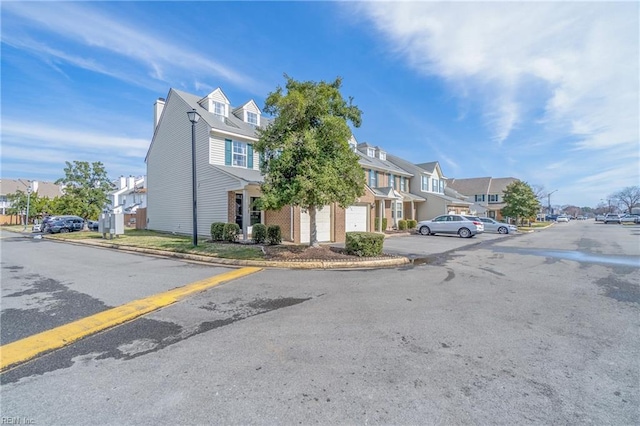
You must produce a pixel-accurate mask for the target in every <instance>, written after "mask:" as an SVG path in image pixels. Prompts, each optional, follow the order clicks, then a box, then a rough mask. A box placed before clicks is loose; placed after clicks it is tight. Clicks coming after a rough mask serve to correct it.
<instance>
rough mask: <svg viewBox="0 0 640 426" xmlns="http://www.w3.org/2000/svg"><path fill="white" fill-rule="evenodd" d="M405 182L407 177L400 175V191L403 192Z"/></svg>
mask: <svg viewBox="0 0 640 426" xmlns="http://www.w3.org/2000/svg"><path fill="white" fill-rule="evenodd" d="M406 182H407V179H406V178H405V177H404V176H400V191H402V192H404V191H406V189H405V188H406Z"/></svg>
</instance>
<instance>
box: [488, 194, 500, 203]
mask: <svg viewBox="0 0 640 426" xmlns="http://www.w3.org/2000/svg"><path fill="white" fill-rule="evenodd" d="M489 202H490V203H497V202H498V194H489Z"/></svg>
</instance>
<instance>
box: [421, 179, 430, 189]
mask: <svg viewBox="0 0 640 426" xmlns="http://www.w3.org/2000/svg"><path fill="white" fill-rule="evenodd" d="M422 190H423V191H424V192H427V191H429V176H422Z"/></svg>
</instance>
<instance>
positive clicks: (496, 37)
mask: <svg viewBox="0 0 640 426" xmlns="http://www.w3.org/2000/svg"><path fill="white" fill-rule="evenodd" d="M349 7H357V8H358V10H359V12H362V13H364V14H365V15H366V16H367V17H368V19H370V20H371V21H373V23H374V24H375V27H376V28H377V29H378V31H380V32H381V33H382V34H383V36H384V37H386V38H387V40H388V42H389V44H390V46H391V47H392V49H393V50H394V51H395V52H396V54H398V55H400V56H401V57H404V58H405V60H406V61H408V63H409V64H410V66H412V67H413V68H415V69H416V70H418V71H419V72H422V73H423V74H425V75H429V76H432V75H435V76H439V77H441V78H443V79H445V80H446V81H448V82H450V83H451V85H452V87H454V88H456V90H458V92H459V96H461V97H462V96H474V97H477V98H479V99H481V101H482V102H483V104H484V106H485V114H484V115H485V118H486V122H487V125H488V126H489V127H490V128H491V130H492V133H493V135H494V138H495V140H496V141H498V142H501V141H505V140H507V139H508V138H509V136H510V135H511V134H512V132H513V130H514V129H515V128H517V127H518V126H519V125H520V123H523V122H525V121H526V122H529V121H534V120H535V118H532V117H526V116H524V115H525V111H526V110H527V107H528V106H529V104H531V103H538V104H539V103H540V102H541V101H540V98H541V97H545V96H546V100H544V99H543V100H542V106H543V107H544V108H545V115H544V117H543V120H542V123H544V124H546V125H547V126H548V127H549V128H552V129H554V130H557V129H562V130H563V131H564V133H565V134H567V135H572V136H574V137H576V138H579V142H578V143H577V146H578V147H579V148H583V149H593V148H596V149H598V148H606V147H610V146H614V145H618V144H629V143H635V144H637V143H638V131H639V130H638V116H639V113H640V112H639V107H638V104H639V99H638V91H639V90H638V86H639V82H638V72H639V70H638V4H637V3H635V2H629V3H577V2H576V3H572V2H571V3H570V2H545V3H543V2H533V3H517V2H478V3H470V2H453V3H440V2H438V3H433V2H406V3H405V2H402V3H399V2H365V3H359V4H358V5H357V6H353V5H350V6H349ZM532 81H537V82H538V83H537V84H540V83H542V85H543V86H544V87H546V90H548V93H544V92H543V93H540V92H539V91H538V92H536V93H533V94H532V93H530V92H529V91H527V90H526V89H527V85H528V84H529V83H531V82H532Z"/></svg>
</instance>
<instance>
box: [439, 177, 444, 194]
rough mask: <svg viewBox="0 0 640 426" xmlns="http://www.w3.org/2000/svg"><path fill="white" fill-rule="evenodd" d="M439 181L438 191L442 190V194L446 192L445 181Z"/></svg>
mask: <svg viewBox="0 0 640 426" xmlns="http://www.w3.org/2000/svg"><path fill="white" fill-rule="evenodd" d="M439 182H440V183H439V186H438V189H439V190H438V192H440V193H441V194H444V181H443V180H441V181H439Z"/></svg>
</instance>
